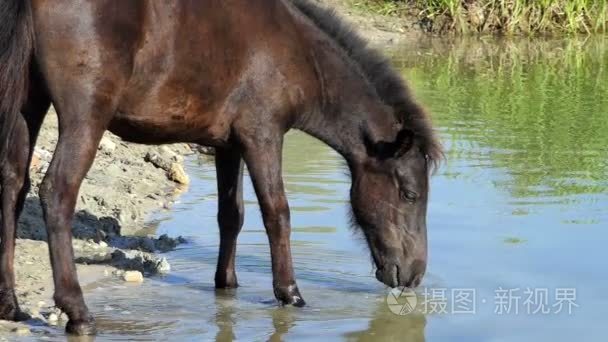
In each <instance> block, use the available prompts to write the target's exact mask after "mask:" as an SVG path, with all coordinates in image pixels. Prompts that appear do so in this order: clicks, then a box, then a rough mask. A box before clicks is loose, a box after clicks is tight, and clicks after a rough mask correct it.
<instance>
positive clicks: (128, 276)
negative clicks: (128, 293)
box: [122, 271, 144, 283]
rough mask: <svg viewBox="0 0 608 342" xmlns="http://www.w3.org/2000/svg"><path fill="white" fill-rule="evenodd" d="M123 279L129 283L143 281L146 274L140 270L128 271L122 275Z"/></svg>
mask: <svg viewBox="0 0 608 342" xmlns="http://www.w3.org/2000/svg"><path fill="white" fill-rule="evenodd" d="M122 279H124V281H126V282H128V283H142V282H143V281H144V275H143V274H142V273H141V272H139V271H127V272H125V273H124V274H123V275H122Z"/></svg>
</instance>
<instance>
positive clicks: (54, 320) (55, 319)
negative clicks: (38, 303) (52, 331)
mask: <svg viewBox="0 0 608 342" xmlns="http://www.w3.org/2000/svg"><path fill="white" fill-rule="evenodd" d="M48 321H49V324H53V325H55V324H57V322H58V321H59V316H57V314H56V313H54V312H52V313H51V314H50V315H49V318H48Z"/></svg>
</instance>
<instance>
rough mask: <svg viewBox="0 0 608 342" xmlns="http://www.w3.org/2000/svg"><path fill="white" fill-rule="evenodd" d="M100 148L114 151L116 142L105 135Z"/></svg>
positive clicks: (108, 151) (107, 151) (104, 150)
mask: <svg viewBox="0 0 608 342" xmlns="http://www.w3.org/2000/svg"><path fill="white" fill-rule="evenodd" d="M99 150H100V151H103V152H106V153H112V152H114V150H116V143H114V142H113V141H112V140H110V138H108V137H103V139H101V142H100V143H99Z"/></svg>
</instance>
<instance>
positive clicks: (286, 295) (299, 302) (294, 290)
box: [274, 285, 306, 308]
mask: <svg viewBox="0 0 608 342" xmlns="http://www.w3.org/2000/svg"><path fill="white" fill-rule="evenodd" d="M274 295H275V297H276V298H277V299H278V300H279V302H280V303H281V305H289V306H295V307H297V308H301V307H303V306H305V305H306V302H305V301H304V299H303V298H302V295H301V294H300V290H298V287H297V286H296V285H290V286H287V287H275V288H274Z"/></svg>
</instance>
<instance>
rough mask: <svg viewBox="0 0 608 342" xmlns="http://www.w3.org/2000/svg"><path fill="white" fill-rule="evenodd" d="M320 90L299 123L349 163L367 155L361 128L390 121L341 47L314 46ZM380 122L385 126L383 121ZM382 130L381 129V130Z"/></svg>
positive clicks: (377, 129) (369, 85) (299, 125)
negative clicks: (340, 49) (315, 47)
mask: <svg viewBox="0 0 608 342" xmlns="http://www.w3.org/2000/svg"><path fill="white" fill-rule="evenodd" d="M313 51H314V52H313V56H312V57H313V59H314V62H315V63H314V64H315V73H316V79H317V81H318V87H316V88H317V89H318V91H317V93H316V94H314V95H313V96H311V97H310V98H309V101H310V103H309V106H308V107H309V109H310V110H308V111H307V112H306V113H304V114H302V115H301V117H300V118H298V120H297V123H296V127H295V128H297V129H300V130H302V131H304V132H306V133H308V134H310V135H312V136H314V137H316V138H318V139H319V140H321V141H323V142H325V143H326V144H327V145H329V146H330V147H332V148H333V149H334V150H336V151H337V152H338V153H340V154H341V155H342V156H343V157H344V158H345V159H346V160H347V161H348V162H349V163H351V162H355V161H356V160H359V159H361V158H364V157H365V156H366V155H367V153H366V150H365V145H364V140H363V135H362V130H363V128H364V127H368V128H370V127H371V128H372V130H374V131H377V132H378V131H381V130H383V129H380V128H377V127H373V126H378V123H379V122H382V121H385V122H388V121H390V118H388V117H382V116H383V115H385V114H386V112H385V110H384V109H385V108H384V105H383V103H382V101H381V100H380V98H379V97H378V95H377V94H376V91H375V89H374V88H373V87H372V85H371V84H370V83H369V82H368V81H367V80H366V78H365V77H364V76H363V75H362V72H361V71H360V70H359V68H358V67H357V66H356V65H355V64H354V63H352V62H350V61H349V60H348V57H345V56H343V54H342V52H341V51H339V50H338V49H335V48H334V49H331V48H328V47H327V46H325V47H323V48H320V49H319V48H318V49H316V50H313ZM379 126H384V124H382V123H380V124H379ZM379 133H380V132H379Z"/></svg>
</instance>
